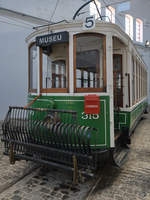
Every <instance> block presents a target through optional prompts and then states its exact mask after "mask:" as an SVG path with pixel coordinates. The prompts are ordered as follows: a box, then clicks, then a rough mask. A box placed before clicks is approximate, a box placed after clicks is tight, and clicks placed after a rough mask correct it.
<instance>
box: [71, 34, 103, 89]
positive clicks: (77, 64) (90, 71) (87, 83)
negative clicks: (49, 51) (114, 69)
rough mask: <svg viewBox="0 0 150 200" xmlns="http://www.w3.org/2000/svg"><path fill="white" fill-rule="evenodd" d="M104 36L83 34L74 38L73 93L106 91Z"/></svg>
mask: <svg viewBox="0 0 150 200" xmlns="http://www.w3.org/2000/svg"><path fill="white" fill-rule="evenodd" d="M105 46H106V45H105V36H104V35H102V34H96V33H84V34H77V35H75V36H74V87H75V92H104V91H105V89H106V66H105V59H106V56H105V48H106V47H105Z"/></svg>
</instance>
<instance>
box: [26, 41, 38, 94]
mask: <svg viewBox="0 0 150 200" xmlns="http://www.w3.org/2000/svg"><path fill="white" fill-rule="evenodd" d="M37 70H38V66H37V47H36V45H35V43H32V44H31V45H30V46H29V80H28V82H29V83H28V85H29V92H37Z"/></svg>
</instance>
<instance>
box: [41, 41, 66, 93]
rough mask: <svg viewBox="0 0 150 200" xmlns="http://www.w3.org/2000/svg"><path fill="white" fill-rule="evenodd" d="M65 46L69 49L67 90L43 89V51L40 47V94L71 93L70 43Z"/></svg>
mask: <svg viewBox="0 0 150 200" xmlns="http://www.w3.org/2000/svg"><path fill="white" fill-rule="evenodd" d="M61 44H62V43H61ZM65 44H66V47H67V50H66V53H67V56H66V77H67V80H66V85H67V87H66V88H43V87H42V82H43V79H42V72H43V57H42V54H43V50H42V48H41V47H40V93H68V92H69V81H70V77H69V43H68V42H67V43H65ZM55 61H57V60H55Z"/></svg>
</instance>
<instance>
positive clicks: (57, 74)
mask: <svg viewBox="0 0 150 200" xmlns="http://www.w3.org/2000/svg"><path fill="white" fill-rule="evenodd" d="M66 58H67V44H56V45H52V46H49V47H43V53H42V66H43V67H42V88H67V78H66V77H67V72H66Z"/></svg>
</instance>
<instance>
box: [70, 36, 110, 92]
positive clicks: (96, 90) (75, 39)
mask: <svg viewBox="0 0 150 200" xmlns="http://www.w3.org/2000/svg"><path fill="white" fill-rule="evenodd" d="M88 35H90V36H91V35H92V36H94V35H95V36H98V37H100V38H101V37H103V46H104V53H103V88H77V87H76V47H77V36H80V37H84V36H88ZM73 65H74V69H73V72H74V92H75V93H87V92H88V93H92V92H106V36H105V35H103V34H100V33H79V34H76V35H74V36H73Z"/></svg>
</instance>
